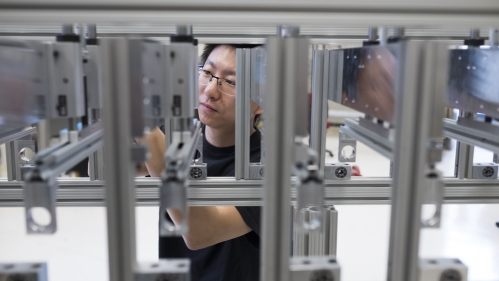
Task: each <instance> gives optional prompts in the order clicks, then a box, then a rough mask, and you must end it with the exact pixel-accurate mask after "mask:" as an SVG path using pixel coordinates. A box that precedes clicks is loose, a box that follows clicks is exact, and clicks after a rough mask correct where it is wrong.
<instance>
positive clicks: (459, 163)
mask: <svg viewBox="0 0 499 281" xmlns="http://www.w3.org/2000/svg"><path fill="white" fill-rule="evenodd" d="M459 116H460V117H463V118H473V114H472V113H469V112H464V111H462V110H460V111H459ZM474 152H475V147H474V146H472V145H468V144H466V143H463V142H460V141H457V142H456V161H455V163H456V165H455V169H454V176H455V177H456V178H458V179H471V178H472V177H473V155H474Z"/></svg>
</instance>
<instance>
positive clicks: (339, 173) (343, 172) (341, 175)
mask: <svg viewBox="0 0 499 281" xmlns="http://www.w3.org/2000/svg"><path fill="white" fill-rule="evenodd" d="M334 174H335V175H336V177H337V178H340V179H342V178H344V177H346V176H347V175H348V171H347V169H345V168H344V167H339V168H338V169H336V170H335V171H334Z"/></svg>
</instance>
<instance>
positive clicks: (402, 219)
mask: <svg viewBox="0 0 499 281" xmlns="http://www.w3.org/2000/svg"><path fill="white" fill-rule="evenodd" d="M394 47H395V48H397V52H398V53H399V55H400V56H399V57H398V58H399V61H398V73H399V74H398V77H397V79H396V81H397V84H396V86H395V96H396V97H397V99H396V109H395V117H396V119H395V120H396V124H397V126H396V128H395V129H396V130H395V149H394V158H393V160H394V171H393V189H392V208H391V223H390V247H389V259H388V280H392V281H396V280H404V281H416V280H418V263H419V256H418V252H419V235H420V227H421V205H422V201H423V197H424V196H423V195H424V192H425V189H423V187H424V186H425V180H426V176H425V175H426V171H427V169H428V164H430V163H428V158H427V157H428V142H429V140H430V137H431V136H430V134H431V131H430V128H431V124H432V122H438V121H440V119H437V118H435V117H434V116H433V112H432V111H431V109H432V107H431V105H432V100H433V95H438V94H441V93H439V92H438V91H436V89H438V87H439V86H440V84H438V83H440V82H442V83H446V82H447V81H446V79H442V80H445V81H439V80H438V79H434V78H432V75H436V73H439V72H443V73H446V71H448V70H447V68H446V67H447V64H448V59H447V57H448V56H446V55H445V54H446V53H447V46H446V45H443V44H438V43H433V42H410V41H401V43H398V44H397V45H395V46H394ZM442 66H443V67H445V68H444V69H440V67H442ZM441 98H443V97H441ZM440 118H441V117H440ZM414 120H418V122H415V121H414ZM408 147H409V148H411V149H407V148H408Z"/></svg>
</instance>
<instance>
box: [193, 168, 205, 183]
mask: <svg viewBox="0 0 499 281" xmlns="http://www.w3.org/2000/svg"><path fill="white" fill-rule="evenodd" d="M202 176H203V171H202V170H201V169H200V168H197V167H194V168H192V169H191V177H192V178H193V179H197V180H198V179H200V178H201V177H202Z"/></svg>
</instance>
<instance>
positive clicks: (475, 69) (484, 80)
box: [446, 47, 499, 118]
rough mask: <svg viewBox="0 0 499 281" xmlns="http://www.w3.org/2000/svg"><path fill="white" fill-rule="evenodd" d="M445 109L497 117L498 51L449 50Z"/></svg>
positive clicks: (495, 49) (498, 95) (478, 49)
mask: <svg viewBox="0 0 499 281" xmlns="http://www.w3.org/2000/svg"><path fill="white" fill-rule="evenodd" d="M450 56H451V58H450V74H449V85H448V88H447V95H446V101H447V104H448V106H449V107H454V108H459V109H461V110H464V111H467V112H472V113H476V112H480V113H484V114H485V115H488V116H493V117H496V118H499V81H498V80H497V79H496V77H497V75H498V74H499V49H497V48H490V49H480V48H471V47H470V48H468V49H456V50H451V51H450Z"/></svg>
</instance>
